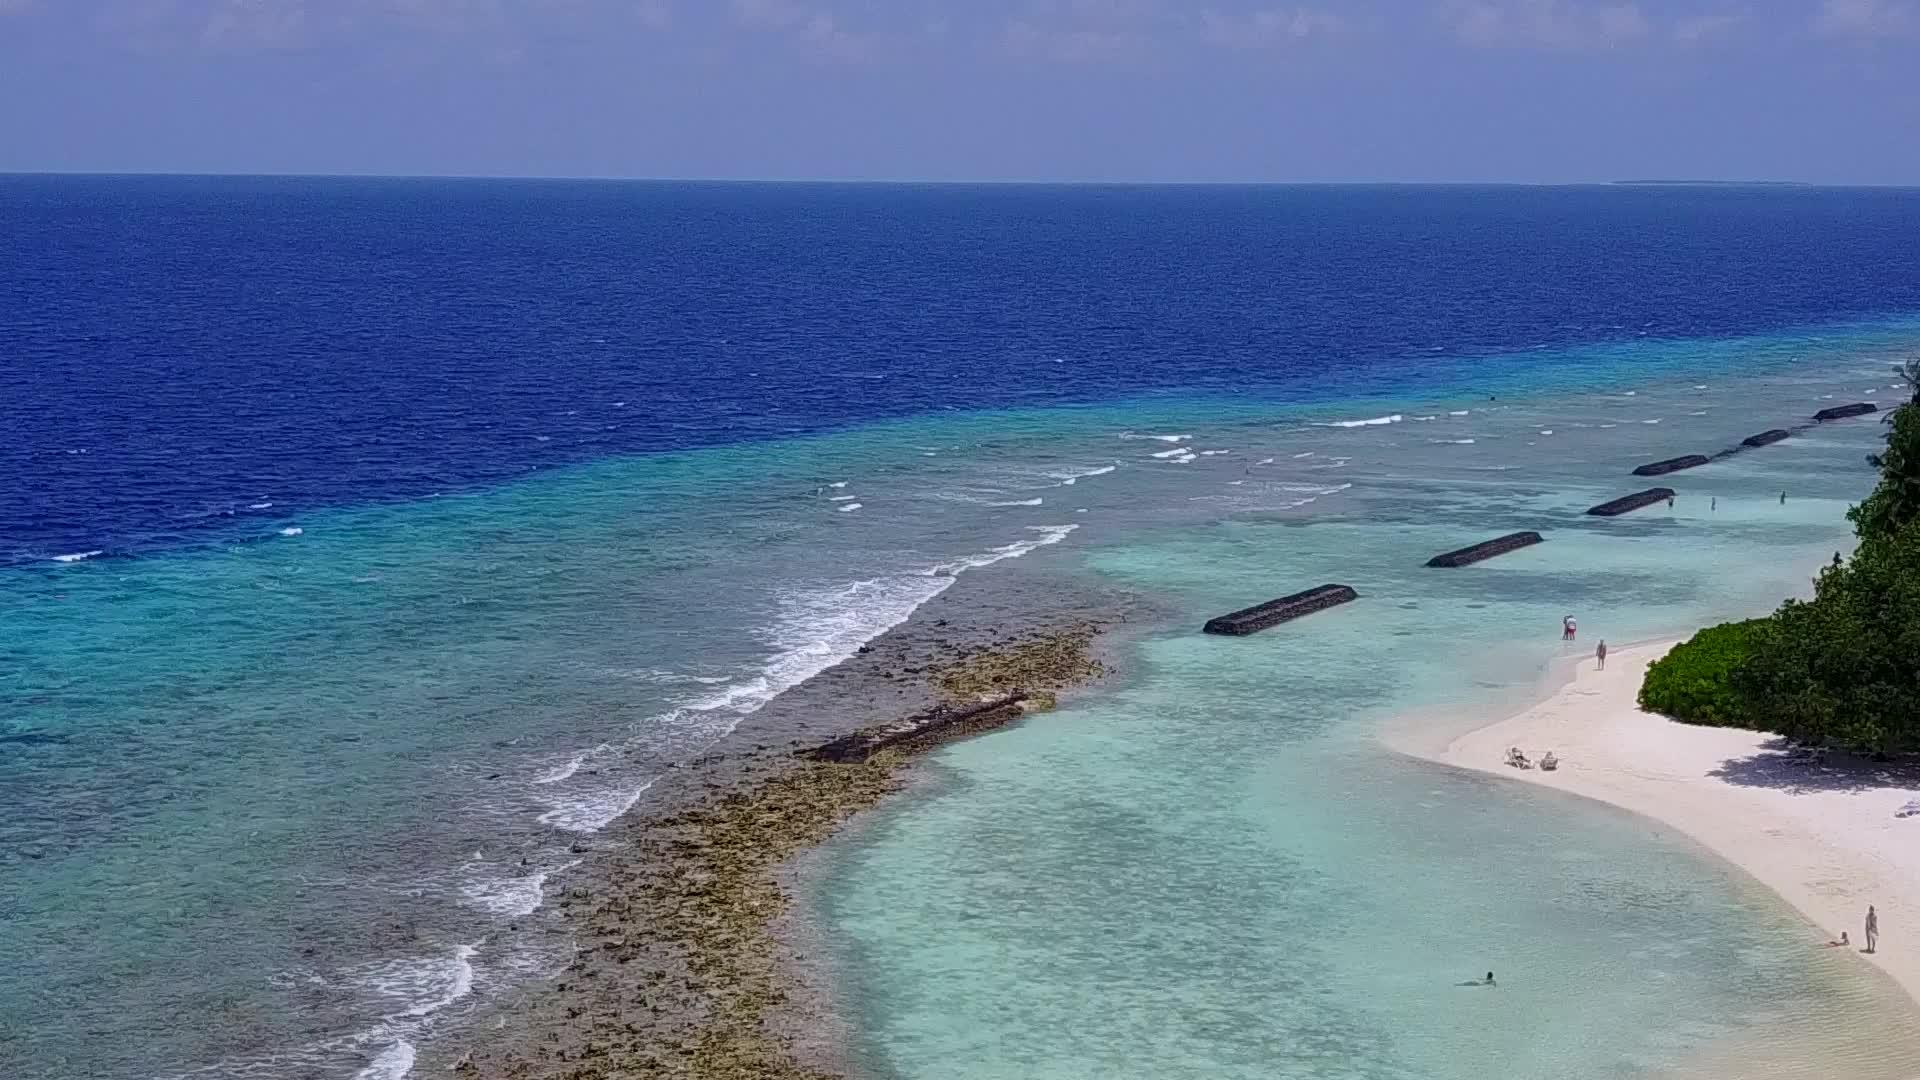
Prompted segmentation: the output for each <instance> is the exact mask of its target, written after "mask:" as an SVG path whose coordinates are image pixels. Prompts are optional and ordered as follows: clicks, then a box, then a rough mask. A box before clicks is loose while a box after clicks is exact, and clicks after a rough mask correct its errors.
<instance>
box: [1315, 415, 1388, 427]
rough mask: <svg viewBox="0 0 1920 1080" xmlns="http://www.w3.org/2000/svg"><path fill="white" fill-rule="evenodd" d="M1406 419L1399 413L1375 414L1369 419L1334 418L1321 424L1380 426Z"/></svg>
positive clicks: (1330, 425)
mask: <svg viewBox="0 0 1920 1080" xmlns="http://www.w3.org/2000/svg"><path fill="white" fill-rule="evenodd" d="M1405 419H1406V417H1404V416H1402V415H1400V414H1399V413H1394V414H1393V415H1391V416H1375V417H1372V418H1371V419H1367V420H1334V421H1330V422H1328V423H1325V424H1321V425H1320V426H1321V427H1338V428H1359V427H1380V426H1381V425H1384V424H1397V423H1399V422H1400V421H1402V420H1405Z"/></svg>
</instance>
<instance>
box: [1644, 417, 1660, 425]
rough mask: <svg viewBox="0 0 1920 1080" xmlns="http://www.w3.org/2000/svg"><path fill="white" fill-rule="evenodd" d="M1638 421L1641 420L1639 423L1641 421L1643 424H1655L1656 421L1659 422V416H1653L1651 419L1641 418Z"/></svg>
mask: <svg viewBox="0 0 1920 1080" xmlns="http://www.w3.org/2000/svg"><path fill="white" fill-rule="evenodd" d="M1640 422H1641V423H1643V424H1657V423H1659V422H1660V418H1659V417H1655V418H1653V419H1652V420H1642V421H1640Z"/></svg>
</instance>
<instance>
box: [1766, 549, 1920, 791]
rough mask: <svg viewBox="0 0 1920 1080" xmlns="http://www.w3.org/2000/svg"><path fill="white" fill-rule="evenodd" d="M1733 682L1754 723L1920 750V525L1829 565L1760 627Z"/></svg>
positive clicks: (1810, 737) (1880, 749) (1808, 736)
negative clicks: (1810, 594) (1800, 596)
mask: <svg viewBox="0 0 1920 1080" xmlns="http://www.w3.org/2000/svg"><path fill="white" fill-rule="evenodd" d="M1748 644H1749V654H1748V656H1747V658H1746V659H1745V660H1744V661H1743V662H1741V663H1739V664H1738V665H1737V666H1735V667H1734V668H1733V669H1732V672H1731V680H1730V682H1731V688H1732V691H1733V694H1734V697H1735V698H1736V700H1737V701H1738V703H1739V704H1738V710H1739V712H1740V714H1741V718H1742V722H1743V724H1744V725H1745V726H1747V727H1752V728H1756V729H1758V730H1761V731H1772V732H1777V733H1779V734H1782V735H1786V736H1788V737H1790V738H1794V739H1799V740H1802V741H1805V742H1812V743H1820V744H1824V745H1829V746H1837V747H1841V748H1844V749H1848V750H1857V751H1862V752H1868V753H1889V754H1890V753H1903V752H1907V751H1911V750H1915V749H1920V524H1910V525H1909V526H1908V527H1907V528H1906V529H1904V530H1902V531H1900V532H1898V533H1895V534H1892V535H1888V536H1882V537H1879V538H1877V539H1876V540H1875V541H1873V542H1871V543H1867V544H1863V545H1862V546H1861V548H1860V550H1859V551H1858V552H1856V553H1855V554H1854V557H1853V558H1852V559H1851V560H1850V561H1848V562H1846V563H1844V564H1838V565H1835V566H1830V567H1828V568H1827V569H1826V570H1824V571H1822V572H1821V574H1820V578H1819V580H1818V581H1817V582H1816V583H1815V586H1814V598H1813V599H1812V600H1809V601H1797V600H1789V601H1788V602H1787V603H1786V604H1784V605H1782V606H1781V608H1780V610H1779V611H1778V612H1776V613H1775V614H1774V616H1773V617H1772V618H1771V619H1767V620H1763V621H1762V622H1760V623H1759V624H1757V625H1756V627H1755V632H1754V633H1753V635H1752V637H1751V639H1750V641H1749V643H1748Z"/></svg>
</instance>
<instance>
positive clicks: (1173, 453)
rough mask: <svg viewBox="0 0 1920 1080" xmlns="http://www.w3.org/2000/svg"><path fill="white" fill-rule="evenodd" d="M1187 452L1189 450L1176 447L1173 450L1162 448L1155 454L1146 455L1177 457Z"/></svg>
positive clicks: (1185, 454) (1184, 455)
mask: <svg viewBox="0 0 1920 1080" xmlns="http://www.w3.org/2000/svg"><path fill="white" fill-rule="evenodd" d="M1188 453H1189V452H1188V451H1186V450H1182V449H1178V448H1176V449H1173V450H1162V451H1160V452H1159V453H1157V454H1151V455H1148V456H1150V457H1157V458H1177V457H1186V456H1188Z"/></svg>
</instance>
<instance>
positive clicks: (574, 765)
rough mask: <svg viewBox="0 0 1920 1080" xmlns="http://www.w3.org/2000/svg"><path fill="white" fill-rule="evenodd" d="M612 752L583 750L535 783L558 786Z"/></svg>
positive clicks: (605, 746)
mask: <svg viewBox="0 0 1920 1080" xmlns="http://www.w3.org/2000/svg"><path fill="white" fill-rule="evenodd" d="M723 681H724V680H723ZM612 751H613V747H612V746H611V745H609V744H607V743H601V744H600V745H599V746H596V747H594V748H593V749H591V750H582V751H580V752H579V753H577V754H575V755H573V756H572V757H570V758H568V759H567V760H565V761H563V762H561V763H560V764H558V765H555V766H553V767H552V768H550V769H548V770H547V771H546V772H543V773H541V774H540V775H539V776H536V777H534V778H533V782H534V783H536V784H541V785H546V784H557V783H559V782H560V781H562V780H567V779H571V778H572V777H573V774H574V773H577V772H579V771H580V769H581V767H582V766H584V765H585V764H586V763H587V762H589V761H592V760H593V759H594V758H596V757H599V756H600V755H601V754H607V753H611V752H612Z"/></svg>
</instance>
